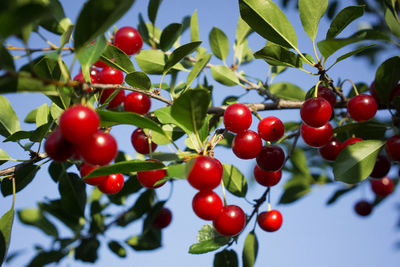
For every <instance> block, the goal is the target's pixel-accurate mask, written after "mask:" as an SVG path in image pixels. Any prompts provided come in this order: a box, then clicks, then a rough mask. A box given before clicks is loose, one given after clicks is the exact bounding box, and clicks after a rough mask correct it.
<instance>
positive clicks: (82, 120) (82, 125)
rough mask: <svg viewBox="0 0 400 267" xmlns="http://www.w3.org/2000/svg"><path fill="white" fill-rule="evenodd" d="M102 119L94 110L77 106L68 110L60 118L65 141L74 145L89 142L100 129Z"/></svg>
mask: <svg viewBox="0 0 400 267" xmlns="http://www.w3.org/2000/svg"><path fill="white" fill-rule="evenodd" d="M99 124H100V119H99V116H98V115H97V113H96V111H94V110H93V109H91V108H89V107H87V106H82V105H76V106H72V107H69V108H68V109H66V110H65V111H64V112H63V114H61V116H60V121H59V125H60V130H61V133H62V135H63V137H64V138H65V139H67V140H68V141H70V142H71V143H73V144H80V143H82V142H85V141H87V140H88V139H90V138H91V137H92V135H93V134H94V133H95V132H96V131H97V128H99Z"/></svg>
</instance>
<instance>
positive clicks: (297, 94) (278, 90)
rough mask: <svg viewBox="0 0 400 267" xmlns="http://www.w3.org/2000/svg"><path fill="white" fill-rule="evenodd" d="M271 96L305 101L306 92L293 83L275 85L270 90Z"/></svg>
mask: <svg viewBox="0 0 400 267" xmlns="http://www.w3.org/2000/svg"><path fill="white" fill-rule="evenodd" d="M268 89H269V91H270V92H271V94H273V95H275V96H277V97H279V98H282V99H286V100H299V101H303V100H304V98H305V96H306V92H305V91H303V90H302V89H301V88H299V87H298V86H297V85H294V84H292V83H286V82H282V83H273V84H271V86H270V87H269V88H268Z"/></svg>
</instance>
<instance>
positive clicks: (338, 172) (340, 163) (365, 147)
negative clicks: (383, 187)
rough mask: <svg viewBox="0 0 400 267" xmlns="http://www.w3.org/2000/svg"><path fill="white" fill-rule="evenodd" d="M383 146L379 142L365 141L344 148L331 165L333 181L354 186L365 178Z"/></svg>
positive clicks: (381, 142) (382, 143)
mask: <svg viewBox="0 0 400 267" xmlns="http://www.w3.org/2000/svg"><path fill="white" fill-rule="evenodd" d="M384 144H385V143H384V142H383V141H379V140H366V141H360V142H357V143H355V144H353V145H350V146H347V147H346V148H344V149H343V150H342V151H341V152H340V154H339V155H338V157H337V158H336V160H335V163H334V164H333V174H334V177H335V180H336V181H342V182H345V183H348V184H355V183H358V182H361V181H362V180H364V179H365V178H367V177H368V176H369V175H370V174H371V172H372V169H373V168H374V165H375V161H376V157H377V156H378V154H379V151H380V150H381V148H382V146H383V145H384Z"/></svg>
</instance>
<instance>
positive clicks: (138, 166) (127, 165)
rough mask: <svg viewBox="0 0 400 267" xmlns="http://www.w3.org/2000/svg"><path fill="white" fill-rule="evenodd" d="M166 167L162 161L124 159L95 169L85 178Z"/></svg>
mask: <svg viewBox="0 0 400 267" xmlns="http://www.w3.org/2000/svg"><path fill="white" fill-rule="evenodd" d="M164 167H165V166H164V164H162V163H160V162H153V161H144V160H129V161H122V162H117V163H114V164H110V165H107V166H103V167H100V168H98V169H95V170H94V171H92V172H91V173H90V174H89V175H87V176H85V179H86V178H90V177H96V176H103V175H109V174H114V173H124V174H129V173H133V172H137V171H148V170H158V169H162V168H164Z"/></svg>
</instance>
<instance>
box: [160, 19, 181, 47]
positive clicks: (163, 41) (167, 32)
mask: <svg viewBox="0 0 400 267" xmlns="http://www.w3.org/2000/svg"><path fill="white" fill-rule="evenodd" d="M181 32H182V24H180V23H171V24H169V25H168V26H167V27H165V29H164V30H163V31H162V33H161V37H160V44H159V47H160V49H161V50H163V51H168V50H169V49H171V47H172V46H173V45H174V43H175V42H176V40H178V38H179V36H180V35H181Z"/></svg>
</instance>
